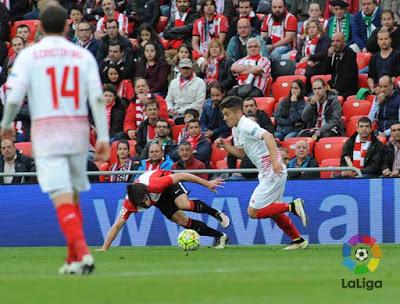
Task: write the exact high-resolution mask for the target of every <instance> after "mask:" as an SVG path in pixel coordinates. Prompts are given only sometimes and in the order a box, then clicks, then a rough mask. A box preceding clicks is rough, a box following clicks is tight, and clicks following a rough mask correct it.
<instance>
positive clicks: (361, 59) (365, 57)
mask: <svg viewBox="0 0 400 304" xmlns="http://www.w3.org/2000/svg"><path fill="white" fill-rule="evenodd" d="M371 57H372V54H371V53H357V66H358V69H359V70H361V69H362V68H365V67H366V66H368V65H369V62H370V60H371Z"/></svg>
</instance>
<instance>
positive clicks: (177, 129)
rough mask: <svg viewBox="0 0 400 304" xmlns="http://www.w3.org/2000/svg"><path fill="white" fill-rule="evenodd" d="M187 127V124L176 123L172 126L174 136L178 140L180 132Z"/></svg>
mask: <svg viewBox="0 0 400 304" xmlns="http://www.w3.org/2000/svg"><path fill="white" fill-rule="evenodd" d="M184 128H185V125H176V126H173V127H172V138H173V140H175V141H176V142H177V141H178V137H179V133H181V131H182V129H184Z"/></svg>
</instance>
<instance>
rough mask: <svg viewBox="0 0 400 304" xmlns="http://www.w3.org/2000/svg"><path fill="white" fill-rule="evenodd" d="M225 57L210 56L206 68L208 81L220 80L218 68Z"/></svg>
mask: <svg viewBox="0 0 400 304" xmlns="http://www.w3.org/2000/svg"><path fill="white" fill-rule="evenodd" d="M223 59H224V57H222V56H219V57H217V58H214V59H212V58H210V59H209V60H208V66H207V70H206V82H207V83H211V82H214V81H218V76H219V75H218V69H219V63H220V62H221V60H223Z"/></svg>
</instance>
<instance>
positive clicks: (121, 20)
mask: <svg viewBox="0 0 400 304" xmlns="http://www.w3.org/2000/svg"><path fill="white" fill-rule="evenodd" d="M111 19H112V20H116V21H118V24H119V28H118V30H119V31H123V32H124V33H125V34H128V18H127V17H126V16H125V15H124V14H122V13H119V12H117V11H115V12H114V16H113V18H111ZM107 20H109V19H108V17H107V16H104V17H103V18H100V19H99V21H97V25H96V31H98V32H104V31H105V30H106V21H107Z"/></svg>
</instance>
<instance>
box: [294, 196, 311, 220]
mask: <svg viewBox="0 0 400 304" xmlns="http://www.w3.org/2000/svg"><path fill="white" fill-rule="evenodd" d="M291 206H292V209H291V211H292V212H293V213H294V214H295V215H297V216H298V217H299V218H300V219H301V222H302V223H303V226H304V227H305V226H307V224H308V218H307V215H306V212H305V211H304V201H303V200H302V199H301V198H296V199H295V200H293V202H292V203H291Z"/></svg>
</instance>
